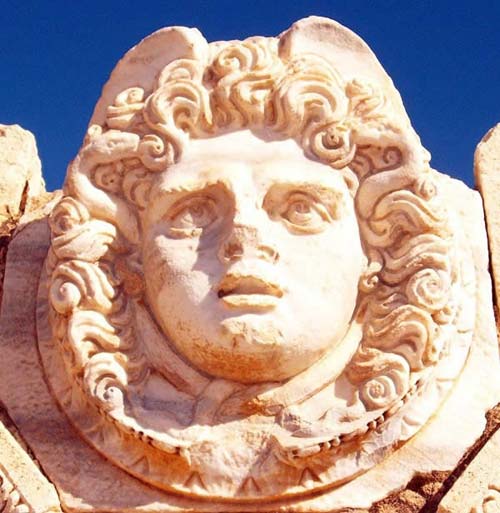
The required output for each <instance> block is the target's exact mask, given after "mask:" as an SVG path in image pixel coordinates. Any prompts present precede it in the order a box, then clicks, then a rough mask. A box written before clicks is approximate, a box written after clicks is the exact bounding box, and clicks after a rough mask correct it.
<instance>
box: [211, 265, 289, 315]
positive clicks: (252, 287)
mask: <svg viewBox="0 0 500 513" xmlns="http://www.w3.org/2000/svg"><path fill="white" fill-rule="evenodd" d="M217 295H218V296H219V298H220V299H221V300H222V301H223V302H224V304H225V305H227V306H229V307H231V308H242V307H251V308H258V309H268V308H274V307H275V306H276V304H277V302H278V300H279V298H281V297H282V296H283V289H282V288H281V287H280V286H279V285H278V284H277V283H272V282H269V281H267V280H265V279H264V278H259V277H258V276H254V275H235V274H227V275H226V276H225V277H224V278H223V279H222V281H221V282H220V284H219V287H218V289H217Z"/></svg>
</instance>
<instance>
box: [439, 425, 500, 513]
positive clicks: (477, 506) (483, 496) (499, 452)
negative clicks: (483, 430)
mask: <svg viewBox="0 0 500 513" xmlns="http://www.w3.org/2000/svg"><path fill="white" fill-rule="evenodd" d="M499 461H500V431H497V432H496V433H495V434H494V435H493V436H492V437H491V438H490V439H489V440H488V441H487V442H486V444H485V446H484V447H483V448H482V449H481V451H480V452H479V453H478V455H477V456H476V457H475V458H474V460H473V461H472V462H471V463H470V464H469V466H468V467H467V468H466V469H465V471H464V472H463V474H462V475H461V476H460V478H459V479H458V480H457V482H456V483H455V484H454V485H453V487H452V488H451V490H450V491H449V492H448V493H447V494H446V496H445V497H444V499H443V500H442V501H441V503H440V505H439V509H438V512H439V513H494V512H496V511H500V465H499Z"/></svg>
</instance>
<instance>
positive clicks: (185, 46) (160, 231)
mask: <svg viewBox="0 0 500 513" xmlns="http://www.w3.org/2000/svg"><path fill="white" fill-rule="evenodd" d="M310 23H311V22H310V21H308V20H303V21H302V22H299V23H298V24H296V25H294V27H292V29H290V30H289V31H287V32H285V33H284V34H283V35H282V36H280V37H279V38H261V37H255V38H250V39H247V40H245V41H236V42H219V43H211V44H208V43H206V41H205V40H204V39H203V38H202V36H201V35H200V34H199V33H198V32H197V31H194V30H188V29H179V28H174V29H163V30H162V31H159V32H158V33H155V34H153V35H152V36H150V37H149V38H148V39H146V40H145V41H143V42H142V43H141V44H140V45H138V46H137V47H136V48H134V49H133V50H131V51H130V52H129V54H127V56H126V57H125V58H124V60H123V61H122V62H121V63H120V64H119V65H118V66H117V69H116V70H115V72H114V74H113V75H112V77H111V79H110V82H109V83H108V85H107V86H106V87H105V89H104V92H103V97H102V99H101V100H100V102H99V104H98V106H97V108H96V111H95V113H94V117H93V120H92V122H91V125H90V128H89V130H88V134H87V136H86V139H85V141H84V144H83V146H82V148H81V150H80V152H79V154H78V156H77V157H76V159H75V160H74V161H73V162H72V164H71V165H70V168H69V172H68V177H67V181H66V183H65V187H64V196H63V198H62V199H61V201H60V202H59V204H58V206H57V207H56V208H55V209H54V211H53V213H52V215H51V220H50V225H51V231H52V244H51V249H50V251H49V256H48V259H47V264H46V273H47V291H48V292H47V293H48V297H49V304H50V307H49V314H48V315H49V318H50V324H51V327H52V337H53V342H54V343H53V346H52V347H53V349H52V354H51V356H44V351H42V358H43V359H44V364H45V366H46V368H47V373H48V374H49V375H50V376H52V377H51V378H50V381H51V386H52V388H53V390H54V393H55V395H56V396H57V397H58V399H59V401H60V403H61V406H62V407H63V409H64V410H65V411H66V413H67V414H68V416H69V417H70V419H71V420H72V421H73V423H74V424H75V425H76V427H77V428H78V429H79V430H80V432H81V433H82V435H83V436H84V437H85V438H86V439H87V440H89V441H90V442H91V443H92V444H93V445H94V446H95V447H97V448H98V449H99V450H100V451H101V452H103V453H104V454H105V455H106V456H107V457H108V458H110V459H111V460H112V461H114V462H115V463H117V464H118V465H120V466H121V467H123V468H125V469H126V470H127V471H129V472H130V473H132V474H133V475H136V476H138V477H139V478H141V479H144V480H146V481H147V482H149V483H150V484H153V485H155V486H158V487H160V488H163V489H165V490H168V491H173V492H175V493H180V494H187V495H194V496H199V497H215V498H218V499H223V500H230V501H236V502H238V501H239V502H244V501H248V500H258V499H265V500H270V499H272V498H273V497H277V496H281V497H283V496H293V495H300V494H304V493H309V492H311V491H313V490H317V489H321V488H327V487H332V486H335V485H336V484H338V483H341V482H345V481H346V480H347V479H350V478H352V477H354V476H355V475H357V474H359V473H360V472H361V471H363V470H365V469H367V468H369V467H370V466H371V465H373V464H375V463H376V462H377V461H380V459H382V458H383V457H384V456H385V455H386V454H387V453H388V452H390V450H391V448H392V447H393V446H394V445H396V444H398V443H401V442H402V441H404V440H406V439H407V438H408V437H410V436H411V435H412V434H413V433H415V432H416V431H417V430H418V428H419V427H420V426H421V425H422V424H423V423H424V422H425V421H426V419H427V418H428V417H429V415H431V413H432V411H433V409H435V408H436V407H437V404H439V401H440V398H442V397H444V394H445V393H446V390H448V389H449V386H451V385H447V386H448V388H446V386H442V387H441V388H440V389H439V390H440V391H439V393H437V396H436V393H435V382H436V375H437V374H439V372H440V371H439V369H440V366H443V365H445V364H446V365H447V363H446V362H449V361H451V360H450V358H451V359H453V361H454V362H455V367H456V372H459V371H460V368H461V364H460V362H462V363H463V361H464V359H465V357H466V355H467V348H468V343H469V342H470V340H469V338H470V337H469V335H470V330H468V329H464V328H463V325H464V321H463V319H461V316H462V317H463V312H464V311H465V310H467V308H469V307H470V305H469V304H468V301H470V298H469V297H468V296H467V294H464V293H463V289H462V282H463V277H462V274H463V273H464V272H466V270H465V271H464V269H463V268H461V267H460V266H459V265H458V264H457V259H456V255H455V253H456V251H455V242H454V240H453V239H452V237H451V232H452V228H451V224H452V222H453V220H452V219H451V220H450V218H449V216H448V214H447V212H446V210H445V208H444V207H443V205H442V204H441V203H440V199H439V192H438V191H437V190H436V186H435V183H434V180H433V171H432V170H431V168H430V167H429V163H428V162H429V155H428V153H427V152H426V151H425V150H424V148H423V147H422V146H421V144H420V141H419V139H418V137H417V136H416V134H415V133H414V131H413V130H412V128H411V126H410V124H409V121H408V118H407V116H406V114H405V112H404V109H403V107H402V104H401V100H400V98H399V96H398V94H397V92H396V91H395V89H394V87H393V86H392V83H391V82H390V80H389V78H388V77H387V76H386V75H385V72H384V71H383V70H382V68H381V67H380V65H379V64H378V62H377V61H376V59H375V57H374V56H373V54H371V52H370V51H369V50H368V48H367V47H366V46H365V45H364V43H362V42H361V41H360V40H359V39H358V38H357V37H356V36H354V35H353V34H352V33H350V32H349V31H347V30H346V29H344V28H343V27H339V26H338V25H336V24H334V23H333V22H330V21H328V20H325V21H323V23H324V27H325V30H324V34H323V38H322V39H321V41H319V40H317V39H315V36H314V35H312V34H311V33H310V31H309V24H310ZM345 38H347V39H348V40H350V42H351V44H350V45H344V44H343V42H342V41H344V42H345ZM353 49H354V50H353ZM353 51H354V52H355V54H352V55H351V54H350V53H349V52H351V53H352V52H353ZM356 52H357V53H356ZM462 267H463V266H462ZM459 322H461V323H462V324H461V325H462V328H461V330H460V333H459V332H458V330H457V324H458V323H459ZM465 324H466V323H465ZM467 337H469V338H467ZM452 338H453V340H455V341H456V340H457V339H458V338H460V340H463V342H462V343H460V344H457V348H453V347H452V344H451V340H452ZM45 353H47V351H45ZM443 362H445V363H443ZM456 362H459V363H458V364H457V363H456ZM449 382H450V383H451V382H452V379H450V380H449ZM433 387H434V388H433ZM426 393H427V394H430V395H432V394H434V396H435V397H434V399H433V401H434V402H433V401H429V402H428V404H427V405H426V406H425V408H424V410H425V411H424V412H423V413H422V397H423V396H425V394H426ZM415 405H418V406H415ZM412 408H413V410H412ZM415 408H418V409H419V411H420V414H421V418H420V419H419V420H418V421H410V420H409V419H410V418H411V416H412V412H414V410H415ZM82 412H85V415H82Z"/></svg>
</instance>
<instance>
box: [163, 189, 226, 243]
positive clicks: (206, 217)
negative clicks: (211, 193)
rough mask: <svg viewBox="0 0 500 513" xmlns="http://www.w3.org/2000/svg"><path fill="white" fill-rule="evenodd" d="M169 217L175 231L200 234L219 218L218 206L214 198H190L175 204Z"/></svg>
mask: <svg viewBox="0 0 500 513" xmlns="http://www.w3.org/2000/svg"><path fill="white" fill-rule="evenodd" d="M168 217H169V221H170V229H171V230H172V232H173V233H178V234H179V235H199V234H200V233H201V231H202V230H203V229H204V228H207V227H208V226H210V225H211V224H212V223H213V222H214V221H215V220H216V219H217V207H216V203H215V201H214V200H213V199H212V198H207V197H195V198H188V199H187V200H181V202H180V203H178V204H176V205H174V207H173V212H172V213H171V214H170V215H169V216H168Z"/></svg>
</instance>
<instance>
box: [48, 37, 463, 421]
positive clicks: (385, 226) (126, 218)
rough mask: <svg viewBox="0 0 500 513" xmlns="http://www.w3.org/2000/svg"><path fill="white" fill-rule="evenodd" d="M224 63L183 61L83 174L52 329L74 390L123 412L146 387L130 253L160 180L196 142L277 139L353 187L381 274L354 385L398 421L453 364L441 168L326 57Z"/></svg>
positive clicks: (94, 131)
mask: <svg viewBox="0 0 500 513" xmlns="http://www.w3.org/2000/svg"><path fill="white" fill-rule="evenodd" d="M210 51H211V55H210V56H209V57H208V59H207V61H206V62H205V61H203V60H200V59H177V60H174V61H172V62H171V63H170V64H168V65H167V66H166V67H165V68H164V69H162V70H161V71H160V73H159V74H158V76H157V80H156V84H155V86H154V88H153V89H152V90H144V89H142V88H139V87H132V88H128V89H126V90H124V91H122V92H121V93H120V94H118V95H117V96H116V98H115V101H114V104H113V105H110V106H108V109H107V117H106V122H105V124H103V125H102V126H98V125H93V126H91V127H90V129H89V132H88V135H87V138H86V140H85V142H84V145H83V147H82V149H81V151H80V153H79V155H78V157H77V158H76V159H75V161H74V162H73V163H72V166H71V168H70V171H69V175H68V179H67V182H66V184H65V194H66V196H65V197H64V198H63V199H62V200H61V202H60V203H59V205H58V206H57V207H56V209H55V210H54V212H53V213H52V217H51V227H52V246H51V252H50V254H49V260H48V273H49V276H50V284H51V291H50V303H51V306H52V313H51V315H52V320H51V322H52V326H53V330H54V334H55V336H56V337H57V338H58V339H59V340H60V344H61V347H62V348H63V354H64V355H65V357H66V361H67V369H68V372H69V374H71V375H72V376H74V378H75V380H76V382H77V383H79V385H80V386H81V387H82V388H83V389H84V390H86V392H87V395H89V396H90V397H91V398H92V399H93V400H94V401H95V402H96V405H97V407H98V408H99V409H100V410H102V411H108V412H109V411H110V410H112V409H113V408H116V407H117V405H120V404H122V400H121V399H120V398H121V394H123V393H125V392H124V390H125V388H126V386H127V385H128V384H130V383H133V382H136V381H140V380H141V379H143V378H144V361H143V356H142V355H141V349H140V347H138V344H137V341H136V337H135V334H134V329H133V328H131V327H130V326H131V325H132V324H133V323H131V322H130V320H131V318H132V315H133V314H132V313H131V308H130V305H129V301H128V297H130V296H131V295H132V296H133V295H134V294H140V289H141V283H140V278H138V275H137V274H135V273H134V270H133V267H134V263H133V262H136V264H137V262H138V258H139V257H138V256H137V251H136V250H132V251H130V249H129V248H130V247H132V248H138V244H139V241H140V224H139V221H138V218H139V215H140V212H141V211H142V210H144V209H145V208H146V206H147V201H148V193H149V190H150V188H151V184H152V182H153V181H154V179H155V174H156V173H158V172H161V171H165V170H166V169H168V167H169V166H170V165H171V164H173V163H174V162H176V161H178V160H179V159H181V158H182V152H183V148H184V147H185V145H186V144H189V139H190V138H206V137H211V136H214V135H216V134H218V133H221V132H224V131H233V130H238V129H244V128H249V129H262V128H265V129H268V130H270V131H273V132H275V133H276V134H278V135H280V136H283V137H288V138H293V139H295V140H297V142H298V143H299V144H300V145H301V146H302V148H303V150H304V152H305V154H306V155H307V156H309V157H310V158H313V159H318V160H320V161H321V162H323V163H324V164H326V165H328V166H330V167H331V168H332V172H340V173H342V174H343V176H344V178H345V180H346V183H347V185H348V187H349V189H350V191H351V193H352V195H353V198H354V201H355V206H356V213H357V218H358V222H359V226H360V233H361V237H362V242H363V245H364V250H365V253H366V255H367V257H368V260H369V265H368V272H367V274H366V275H365V276H364V277H363V279H362V280H361V284H360V301H359V309H358V310H359V311H358V315H361V316H362V318H363V338H362V341H361V343H360V346H359V348H358V350H357V352H356V354H355V355H354V357H353V359H352V360H351V362H350V363H349V365H348V368H347V370H346V375H347V377H348V379H349V380H350V381H351V383H352V384H353V385H354V386H355V387H356V388H357V390H358V398H359V399H360V400H361V401H362V403H363V405H364V407H365V408H366V410H368V411H375V410H377V411H382V412H387V411H389V410H390V409H391V408H392V409H394V408H395V407H396V406H397V405H398V404H400V403H401V402H402V400H403V399H404V398H405V397H406V396H408V394H410V393H411V391H412V390H414V389H415V386H416V385H417V384H418V382H419V381H422V379H423V376H424V374H425V372H426V370H428V369H430V368H431V367H432V366H433V364H434V363H435V362H436V361H437V360H438V359H439V356H440V353H441V352H442V351H443V349H444V344H445V342H446V340H447V337H446V332H447V329H448V328H447V327H448V326H449V325H450V324H451V323H452V320H453V317H454V310H453V307H452V306H450V305H453V295H454V292H453V291H454V285H455V283H456V273H455V270H454V269H455V264H454V261H453V255H452V252H451V251H450V248H451V245H450V230H449V227H448V226H447V222H446V216H445V213H444V212H443V211H442V209H441V207H440V206H439V205H438V203H437V201H436V197H435V192H436V191H435V187H434V185H433V181H432V171H431V170H430V168H429V165H428V154H427V152H426V151H425V150H424V149H423V148H422V146H421V145H420V142H419V140H418V138H417V136H416V135H415V133H414V132H413V131H412V129H411V127H409V125H408V124H407V122H405V121H404V120H402V119H401V116H398V115H397V113H396V109H395V108H393V106H392V105H391V103H390V102H389V100H388V99H387V98H385V97H384V94H383V92H382V91H381V90H380V89H379V88H378V87H377V85H376V84H371V83H368V82H366V81H363V80H360V79H355V80H351V81H349V82H347V83H345V82H344V81H343V79H342V77H341V76H340V75H339V74H338V73H337V72H336V70H335V69H334V68H333V67H332V66H331V65H330V64H329V63H328V62H327V61H325V60H324V59H323V58H321V57H319V56H316V55H311V54H305V55H300V56H296V57H293V58H287V57H283V56H281V55H280V50H279V47H278V43H277V40H276V39H272V38H250V39H248V40H246V41H243V42H230V43H224V44H223V43H216V44H211V45H210ZM89 231H90V232H91V233H92V234H93V235H92V237H93V244H92V245H91V246H90V247H89V246H88V243H87V242H84V236H85V233H88V232H89ZM86 240H87V241H88V238H87V239H86ZM123 241H126V243H127V244H123ZM112 262H115V263H116V262H118V264H115V265H114V266H113V265H112ZM123 262H125V263H123ZM122 263H123V265H122ZM131 269H132V270H131Z"/></svg>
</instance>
